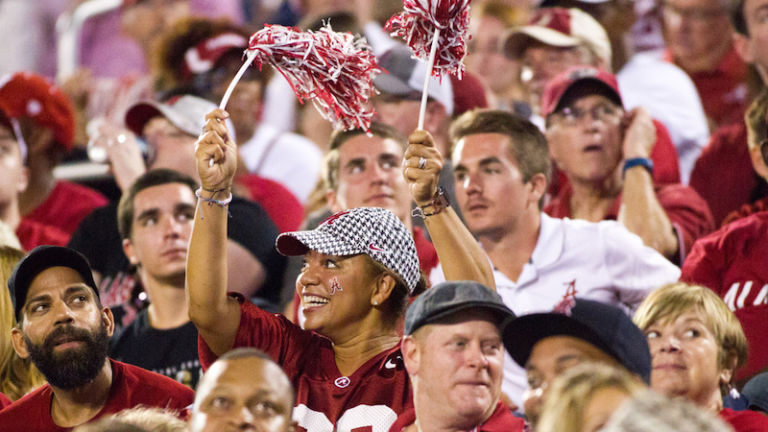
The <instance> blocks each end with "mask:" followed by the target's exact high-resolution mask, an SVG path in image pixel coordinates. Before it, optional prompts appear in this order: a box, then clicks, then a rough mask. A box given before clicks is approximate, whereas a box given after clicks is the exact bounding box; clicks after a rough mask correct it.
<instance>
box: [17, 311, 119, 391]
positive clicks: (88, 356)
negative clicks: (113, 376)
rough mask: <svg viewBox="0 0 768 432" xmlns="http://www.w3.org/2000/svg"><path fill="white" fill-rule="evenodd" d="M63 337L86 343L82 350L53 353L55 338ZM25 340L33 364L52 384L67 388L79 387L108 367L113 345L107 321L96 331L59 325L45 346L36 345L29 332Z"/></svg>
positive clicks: (44, 343) (46, 340)
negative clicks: (106, 361) (109, 351)
mask: <svg viewBox="0 0 768 432" xmlns="http://www.w3.org/2000/svg"><path fill="white" fill-rule="evenodd" d="M62 336H68V337H70V338H73V339H75V340H78V341H82V342H84V343H85V345H84V346H83V347H82V348H80V349H70V350H66V351H64V352H63V353H59V354H56V353H54V352H53V348H54V346H55V344H56V342H55V341H56V339H57V338H60V337H62ZM24 340H25V341H26V343H27V350H28V351H29V357H30V359H31V360H32V363H34V364H35V366H36V367H37V368H38V369H39V370H40V372H41V373H42V374H43V376H45V379H46V380H48V382H49V383H50V384H51V385H52V386H54V387H58V388H61V389H64V390H72V389H75V388H77V387H80V386H82V385H85V384H87V383H89V382H90V381H92V380H93V379H94V378H96V376H97V375H98V374H99V372H100V371H101V368H102V367H103V366H104V360H106V358H107V350H108V348H109V336H108V335H107V329H106V327H104V323H101V325H100V326H99V328H98V329H97V330H96V331H94V332H90V331H88V330H85V329H81V328H75V327H72V326H64V327H58V328H56V329H54V330H53V331H52V332H51V334H49V335H48V337H46V338H45V341H44V342H43V344H42V345H35V344H33V343H32V341H30V340H29V338H27V336H26V335H25V336H24Z"/></svg>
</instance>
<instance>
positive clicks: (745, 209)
mask: <svg viewBox="0 0 768 432" xmlns="http://www.w3.org/2000/svg"><path fill="white" fill-rule="evenodd" d="M766 210H768V197H765V198H763V199H759V200H757V201H755V202H753V203H750V204H744V205H743V206H741V207H739V208H738V209H737V210H734V211H732V212H730V213H728V216H726V217H725V219H723V225H722V226H726V225H728V224H729V223H731V222H736V221H737V220H739V219H742V218H745V217H747V216H752V215H753V214H755V213H760V212H764V211H766Z"/></svg>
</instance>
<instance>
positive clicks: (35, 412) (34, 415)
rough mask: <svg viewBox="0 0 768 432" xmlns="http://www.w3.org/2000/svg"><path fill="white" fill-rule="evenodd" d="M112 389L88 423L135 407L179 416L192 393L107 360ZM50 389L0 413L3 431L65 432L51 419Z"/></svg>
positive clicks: (164, 379)
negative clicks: (149, 408)
mask: <svg viewBox="0 0 768 432" xmlns="http://www.w3.org/2000/svg"><path fill="white" fill-rule="evenodd" d="M109 361H110V364H111V365H112V387H111V388H110V389H109V396H108V397H107V401H106V403H105V404H104V407H103V408H102V409H101V411H99V413H98V414H96V415H95V416H94V417H93V418H92V419H91V420H95V419H98V418H100V417H103V416H105V415H108V414H112V413H116V412H118V411H122V410H124V409H127V408H133V407H135V406H137V405H144V406H149V407H157V408H168V409H171V410H178V411H180V412H181V413H182V414H186V412H185V411H184V410H185V408H186V407H188V406H189V405H191V404H192V402H194V400H195V392H193V391H192V389H190V388H189V387H187V386H185V385H182V384H180V383H178V382H176V381H174V380H172V379H170V378H168V377H164V376H162V375H159V374H156V373H154V372H150V371H148V370H144V369H142V368H139V367H136V366H132V365H129V364H125V363H121V362H119V361H115V360H112V359H110V360H109ZM52 403H53V389H52V388H51V385H50V384H47V383H46V384H45V385H43V386H42V387H39V388H37V389H35V390H34V391H32V392H30V393H29V394H27V395H25V396H24V397H22V398H21V399H19V400H17V401H16V402H14V403H12V404H11V405H9V406H8V407H6V408H5V409H4V410H0V430H2V431H3V432H65V431H69V430H71V428H64V427H61V426H58V425H56V424H55V423H54V422H53V419H52V418H51V404H52Z"/></svg>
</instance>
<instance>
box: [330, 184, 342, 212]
mask: <svg viewBox="0 0 768 432" xmlns="http://www.w3.org/2000/svg"><path fill="white" fill-rule="evenodd" d="M325 201H326V202H327V203H328V208H329V209H330V210H331V211H332V212H333V213H338V212H340V211H342V210H345V208H344V206H343V204H342V203H341V202H339V201H340V199H339V193H338V192H337V191H335V190H333V189H326V190H325Z"/></svg>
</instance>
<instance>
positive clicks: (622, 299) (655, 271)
mask: <svg viewBox="0 0 768 432" xmlns="http://www.w3.org/2000/svg"><path fill="white" fill-rule="evenodd" d="M679 277H680V269H679V268H678V267H677V266H675V265H674V264H672V263H671V262H669V261H668V260H667V259H666V258H664V256H662V255H661V254H660V253H658V252H656V250H654V249H651V248H649V247H647V246H645V245H643V242H642V240H641V239H640V237H638V236H637V235H635V234H632V233H631V232H629V231H628V230H627V229H626V228H625V227H624V226H623V225H621V224H620V223H618V222H616V221H602V222H597V223H594V222H587V221H583V220H572V219H567V218H566V219H557V218H552V217H549V216H547V215H546V214H544V213H541V230H540V232H539V238H538V240H537V241H536V247H535V248H534V250H533V254H532V256H531V260H530V261H529V262H528V263H527V264H525V266H523V271H522V273H521V274H520V277H519V278H518V280H517V282H514V281H512V280H510V279H509V278H508V277H507V276H506V275H504V274H503V273H501V272H500V271H498V270H496V269H495V268H494V279H495V281H496V290H497V292H498V293H499V295H501V297H502V299H504V303H505V304H506V305H507V306H509V307H510V309H512V310H513V311H514V312H515V314H517V315H518V316H519V315H525V314H529V313H535V312H549V311H551V310H552V309H553V308H554V306H555V305H557V304H558V303H559V302H560V301H561V300H562V299H563V297H564V296H565V295H566V294H568V293H575V296H576V297H579V298H586V299H590V300H595V301H599V302H602V303H607V304H611V305H614V306H618V307H621V308H622V309H624V310H625V311H627V312H628V313H629V312H631V311H633V310H634V309H635V308H636V307H637V306H638V305H639V304H640V302H642V301H643V299H644V298H645V297H646V296H647V295H648V293H650V292H651V291H653V290H654V289H656V288H658V287H660V286H662V285H664V284H667V283H670V282H674V281H677V280H678V278H679ZM430 279H431V282H432V283H433V284H434V283H437V282H441V281H442V280H444V276H443V272H442V268H441V267H438V268H436V269H435V270H433V271H432V276H431V278H430ZM527 387H528V385H527V382H526V378H525V371H524V370H523V368H521V367H520V366H518V365H517V363H515V361H514V360H512V357H510V356H509V354H507V355H506V359H505V362H504V382H503V384H502V390H503V391H504V392H505V393H506V394H507V396H509V397H510V399H511V400H512V401H513V402H514V403H516V404H517V405H518V406H519V407H520V408H521V409H522V393H523V391H524V390H525V389H526V388H527Z"/></svg>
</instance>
